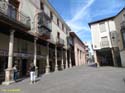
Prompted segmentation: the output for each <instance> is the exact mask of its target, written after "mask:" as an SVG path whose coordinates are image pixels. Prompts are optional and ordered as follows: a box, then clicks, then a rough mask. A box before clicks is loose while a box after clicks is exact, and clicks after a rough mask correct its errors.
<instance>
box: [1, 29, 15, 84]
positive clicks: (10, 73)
mask: <svg viewBox="0 0 125 93" xmlns="http://www.w3.org/2000/svg"><path fill="white" fill-rule="evenodd" d="M14 32H15V31H14V30H11V32H10V41H9V53H8V68H7V69H6V70H5V81H4V82H3V83H2V84H4V85H9V84H11V83H14V70H13V48H14Z"/></svg>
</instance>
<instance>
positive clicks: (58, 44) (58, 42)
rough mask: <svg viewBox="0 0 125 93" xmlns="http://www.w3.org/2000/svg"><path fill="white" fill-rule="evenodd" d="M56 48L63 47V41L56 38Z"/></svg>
mask: <svg viewBox="0 0 125 93" xmlns="http://www.w3.org/2000/svg"><path fill="white" fill-rule="evenodd" d="M56 45H57V47H63V46H64V40H63V39H61V38H57V42H56Z"/></svg>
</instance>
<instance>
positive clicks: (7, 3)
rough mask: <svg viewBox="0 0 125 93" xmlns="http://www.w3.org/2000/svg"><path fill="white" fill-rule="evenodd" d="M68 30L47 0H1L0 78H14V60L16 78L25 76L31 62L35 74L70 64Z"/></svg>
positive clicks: (7, 80)
mask: <svg viewBox="0 0 125 93" xmlns="http://www.w3.org/2000/svg"><path fill="white" fill-rule="evenodd" d="M69 32H70V28H69V27H68V25H67V24H66V23H65V21H64V20H63V19H62V18H61V17H60V15H59V14H58V13H57V12H56V10H55V9H54V8H53V7H52V5H51V4H50V3H49V2H48V0H1V1H0V42H1V44H0V82H1V83H3V84H6V85H8V84H11V83H13V82H14V80H13V76H14V70H13V66H14V65H15V64H16V65H17V69H18V78H24V77H28V76H29V70H30V65H31V64H34V65H35V67H36V74H37V76H39V75H41V74H43V73H46V74H47V73H50V72H54V71H58V70H63V69H66V68H68V67H71V66H72V65H73V64H74V62H72V61H73V60H71V59H73V58H71V54H70V52H69V51H70V48H69V47H68V37H69ZM74 65H75V64H74Z"/></svg>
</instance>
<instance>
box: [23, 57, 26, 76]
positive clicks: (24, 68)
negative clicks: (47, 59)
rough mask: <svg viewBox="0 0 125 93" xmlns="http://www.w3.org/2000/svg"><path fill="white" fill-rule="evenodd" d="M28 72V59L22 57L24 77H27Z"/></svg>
mask: <svg viewBox="0 0 125 93" xmlns="http://www.w3.org/2000/svg"><path fill="white" fill-rule="evenodd" d="M26 74H27V59H22V77H26Z"/></svg>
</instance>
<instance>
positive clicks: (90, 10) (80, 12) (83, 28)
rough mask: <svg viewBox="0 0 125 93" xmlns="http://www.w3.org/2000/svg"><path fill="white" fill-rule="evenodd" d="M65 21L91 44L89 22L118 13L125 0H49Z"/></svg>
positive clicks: (124, 5)
mask: <svg viewBox="0 0 125 93" xmlns="http://www.w3.org/2000/svg"><path fill="white" fill-rule="evenodd" d="M49 1H50V3H51V4H52V5H53V7H54V8H55V9H56V10H57V12H58V13H59V14H60V16H61V17H62V18H63V19H64V21H65V22H66V23H67V24H68V25H69V27H70V28H71V29H72V31H74V32H75V33H76V34H77V35H78V36H79V38H80V39H81V40H82V41H83V42H87V43H88V44H89V46H91V41H92V40H91V31H90V28H89V26H88V23H90V22H93V21H96V20H100V19H104V18H106V17H111V16H114V15H116V14H117V13H118V12H119V11H120V10H122V9H123V7H125V0H49Z"/></svg>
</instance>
